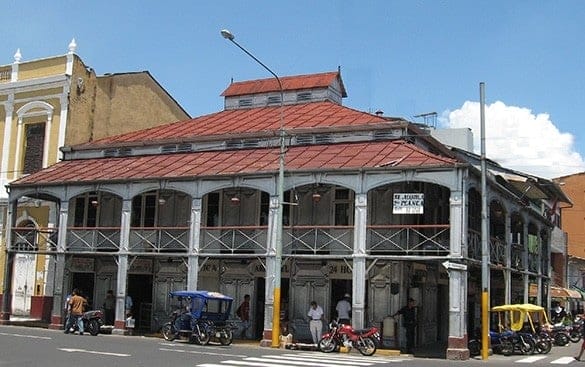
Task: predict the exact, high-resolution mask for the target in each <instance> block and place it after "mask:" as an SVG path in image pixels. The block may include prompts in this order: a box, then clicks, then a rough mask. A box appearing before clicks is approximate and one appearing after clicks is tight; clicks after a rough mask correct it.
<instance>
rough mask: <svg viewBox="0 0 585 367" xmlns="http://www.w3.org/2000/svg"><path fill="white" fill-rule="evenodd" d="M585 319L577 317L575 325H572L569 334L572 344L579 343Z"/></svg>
mask: <svg viewBox="0 0 585 367" xmlns="http://www.w3.org/2000/svg"><path fill="white" fill-rule="evenodd" d="M583 327H584V326H583V319H582V318H581V317H579V316H577V317H575V319H574V320H573V324H572V325H571V331H570V332H569V339H570V340H571V342H572V343H578V342H579V340H581V336H582V335H583Z"/></svg>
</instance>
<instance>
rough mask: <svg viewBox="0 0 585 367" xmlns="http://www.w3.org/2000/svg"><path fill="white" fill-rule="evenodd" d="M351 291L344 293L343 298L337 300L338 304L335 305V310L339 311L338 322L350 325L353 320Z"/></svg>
mask: <svg viewBox="0 0 585 367" xmlns="http://www.w3.org/2000/svg"><path fill="white" fill-rule="evenodd" d="M350 298H351V297H350V296H349V293H346V294H344V295H343V298H342V299H340V300H339V302H337V306H335V311H337V322H338V323H340V324H345V325H350V324H351V320H350V317H349V313H350V312H351V303H349V300H350Z"/></svg>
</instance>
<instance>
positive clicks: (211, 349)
mask: <svg viewBox="0 0 585 367" xmlns="http://www.w3.org/2000/svg"><path fill="white" fill-rule="evenodd" d="M0 346H1V347H0V366H14V367H36V366H39V367H41V366H43V367H45V366H60V367H77V366H84V367H94V366H95V367H103V366H108V367H116V366H143V367H160V366H173V367H186V366H190V367H246V366H247V367H281V366H282V367H284V366H286V367H307V366H315V367H321V366H322V367H362V366H363V367H366V366H372V367H376V366H392V365H398V364H399V365H400V366H409V367H410V366H412V367H414V366H428V367H442V366H445V367H446V366H453V365H457V364H459V365H461V366H469V365H476V366H479V365H489V366H510V365H517V366H522V365H531V366H551V365H552V366H558V365H568V364H570V365H571V366H574V367H578V366H580V365H582V363H583V362H578V361H575V360H574V359H573V357H572V356H574V355H576V354H577V353H578V350H579V347H580V343H579V344H571V345H569V346H567V347H554V348H553V350H552V352H551V353H550V354H547V355H532V356H522V355H514V356H510V357H505V356H502V355H493V356H490V357H489V359H488V360H487V361H483V360H481V359H480V358H476V359H471V360H468V361H461V362H457V361H448V360H445V359H437V358H417V357H413V356H409V355H401V356H386V355H383V354H384V353H382V352H380V353H378V354H376V355H374V356H372V357H365V356H362V355H360V354H359V353H358V352H357V351H352V352H351V353H348V354H339V353H331V354H325V353H320V352H314V351H302V350H287V349H271V348H260V347H258V346H257V345H256V344H253V343H246V344H244V343H236V344H233V345H231V346H221V345H209V346H200V345H194V344H188V343H185V342H180V341H175V342H167V341H165V340H163V339H160V338H156V337H142V336H119V335H98V336H96V337H92V336H90V335H84V336H79V335H65V334H63V332H62V331H58V330H47V329H43V328H33V327H20V326H0ZM583 366H585V364H583Z"/></svg>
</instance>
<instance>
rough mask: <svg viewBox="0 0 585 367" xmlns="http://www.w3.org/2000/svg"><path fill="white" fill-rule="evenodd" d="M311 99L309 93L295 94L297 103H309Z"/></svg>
mask: <svg viewBox="0 0 585 367" xmlns="http://www.w3.org/2000/svg"><path fill="white" fill-rule="evenodd" d="M311 98H312V94H311V92H301V93H297V101H299V102H302V101H310V100H311Z"/></svg>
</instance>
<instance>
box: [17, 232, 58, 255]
mask: <svg viewBox="0 0 585 367" xmlns="http://www.w3.org/2000/svg"><path fill="white" fill-rule="evenodd" d="M57 233H58V231H57V229H56V228H35V227H14V228H12V243H11V245H10V250H13V251H18V252H39V251H41V252H46V251H49V252H51V251H55V250H57Z"/></svg>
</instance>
